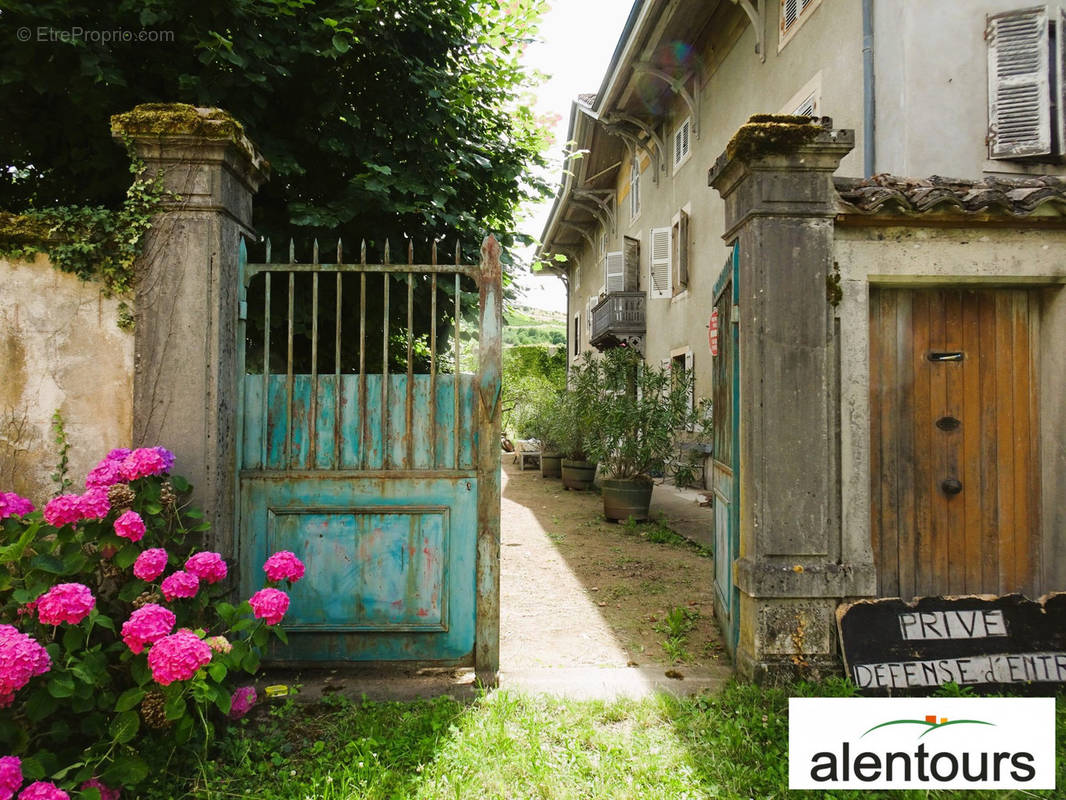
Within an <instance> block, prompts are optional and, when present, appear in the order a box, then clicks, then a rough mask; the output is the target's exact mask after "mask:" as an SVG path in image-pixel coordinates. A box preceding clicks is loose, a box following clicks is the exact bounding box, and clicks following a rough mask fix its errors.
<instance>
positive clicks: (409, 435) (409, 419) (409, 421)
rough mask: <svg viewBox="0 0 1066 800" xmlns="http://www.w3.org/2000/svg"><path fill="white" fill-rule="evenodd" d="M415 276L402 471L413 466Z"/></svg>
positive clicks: (410, 259)
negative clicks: (405, 448) (405, 444)
mask: <svg viewBox="0 0 1066 800" xmlns="http://www.w3.org/2000/svg"><path fill="white" fill-rule="evenodd" d="M414 263H415V243H414V239H410V240H408V242H407V266H409V267H410V266H412V265H413V264H414ZM414 280H415V276H414V273H413V272H408V273H407V397H406V401H407V405H406V406H405V414H404V422H405V424H406V427H405V428H404V441H405V442H406V443H407V451H406V452H405V454H404V463H403V465H404V469H413V468H414V465H415V424H414V416H415V402H414V391H415V377H414V374H415V365H414V344H415V339H414V336H415V283H414Z"/></svg>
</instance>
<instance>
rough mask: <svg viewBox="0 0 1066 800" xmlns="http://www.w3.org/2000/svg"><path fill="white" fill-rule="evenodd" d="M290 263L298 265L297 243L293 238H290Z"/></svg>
mask: <svg viewBox="0 0 1066 800" xmlns="http://www.w3.org/2000/svg"><path fill="white" fill-rule="evenodd" d="M289 263H290V264H295V263H296V242H294V241H293V240H292V238H291V237H290V238H289Z"/></svg>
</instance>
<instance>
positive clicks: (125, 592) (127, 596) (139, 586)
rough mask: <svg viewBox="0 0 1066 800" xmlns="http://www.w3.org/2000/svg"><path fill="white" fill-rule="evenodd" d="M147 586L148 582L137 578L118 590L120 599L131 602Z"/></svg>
mask: <svg viewBox="0 0 1066 800" xmlns="http://www.w3.org/2000/svg"><path fill="white" fill-rule="evenodd" d="M147 588H148V584H147V583H145V582H144V581H142V580H141V579H140V578H137V579H136V580H132V581H130V582H129V583H127V584H126V585H125V586H123V587H122V588H121V589H119V590H118V599H119V600H122V601H123V602H125V603H131V602H133V601H134V600H135V599H137V597H138V596H139V595H140V594H141V593H142V592H144V590H145V589H147Z"/></svg>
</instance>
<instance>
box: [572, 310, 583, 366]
mask: <svg viewBox="0 0 1066 800" xmlns="http://www.w3.org/2000/svg"><path fill="white" fill-rule="evenodd" d="M573 338H574V356H575V357H577V356H578V355H579V354H580V353H581V315H580V314H574V337H573Z"/></svg>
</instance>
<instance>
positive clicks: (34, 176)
mask: <svg viewBox="0 0 1066 800" xmlns="http://www.w3.org/2000/svg"><path fill="white" fill-rule="evenodd" d="M542 6H543V0H214V1H213V2H210V3H205V2H202V0H118V2H113V3H97V2H93V0H33V1H32V2H18V1H15V0H3V2H2V3H0V25H2V27H3V28H4V30H6V31H9V32H11V33H12V34H14V33H15V32H16V31H21V30H22V29H26V30H27V31H28V32H29V36H28V41H25V42H23V41H20V40H21V39H22V38H23V36H22V35H19V36H15V35H12V36H10V37H8V40H7V41H5V46H4V47H3V48H0V107H3V108H4V125H3V126H0V164H2V165H3V166H4V167H5V168H6V169H5V173H4V176H3V179H2V180H0V208H7V209H8V210H12V211H14V210H24V209H26V208H32V207H45V206H51V205H56V204H60V205H71V204H85V205H97V204H104V205H109V206H111V207H115V206H117V205H118V203H119V202H121V199H122V197H123V196H124V194H125V191H126V188H127V185H128V182H129V179H128V172H127V169H126V155H125V153H124V152H123V150H122V148H121V147H118V146H116V145H115V144H114V143H113V142H111V141H110V138H109V136H110V135H109V125H108V118H109V116H110V115H111V114H114V113H120V112H123V111H127V110H129V109H131V108H133V107H134V106H135V105H137V104H139V103H145V102H175V101H180V102H187V103H192V104H195V105H199V106H218V107H220V108H224V109H226V110H227V111H229V112H230V113H231V114H233V115H234V116H235V117H236V118H237V119H238V120H240V121H241V122H242V123H243V124H244V125H245V128H246V130H247V132H248V134H249V136H250V137H251V138H252V140H253V141H254V142H256V143H257V145H258V146H259V147H260V149H261V150H262V152H263V154H264V155H265V156H266V157H267V158H268V159H269V161H270V162H271V165H272V170H273V178H272V180H271V181H270V182H269V183H268V184H267V185H266V186H265V187H264V188H263V189H262V190H261V191H260V194H259V196H258V197H257V200H256V207H255V208H256V212H255V213H256V218H255V224H256V227H257V229H258V230H259V231H260V232H262V233H265V234H268V235H269V234H271V233H273V234H275V235H279V234H281V235H285V236H288V235H289V234H291V233H292V232H293V229H294V228H302V229H303V230H305V231H306V233H307V234H308V236H307V238H310V235H312V234H313V235H320V236H323V237H326V236H328V237H330V238H331V237H333V236H334V235H336V234H338V233H340V234H342V235H344V237H345V238H346V240H348V241H350V242H352V243H353V244H354V243H356V242H358V241H359V240H360V239H362V238H364V237H365V238H367V239H368V241H370V242H371V245H372V246H378V247H380V244H381V242H382V240H383V239H384V237H385V236H386V235H390V236H392V237H394V239H393V241H394V244H395V243H396V238H398V237H400V236H402V235H403V234H405V233H406V234H409V235H419V234H422V232H427V233H429V232H431V233H432V234H434V235H437V236H449V237H452V236H459V237H460V239H461V241H462V242H463V245H464V247H466V248H470V249H474V248H476V247H477V246H478V245H479V244H480V241H481V237H482V236H483V235H484V233H485V232H486V230H491V231H493V232H497V234H498V235H499V234H502V237H501V238H502V239H503V242H504V244H505V245H506V244H509V243H510V241H511V239H512V238H513V237H514V236H515V234H513V232H512V231H513V228H514V223H515V219H514V216H515V211H516V208H517V206H518V204H519V203H520V202H521V201H522V200H523V199H525V198H526V197H528V196H533V195H540V194H543V193H545V192H546V190H547V187H545V186H544V185H543V184H542V183H540V182H537V181H536V179H533V178H529V177H527V176H528V175H529V174H530V173H529V167H530V166H532V165H535V164H538V163H540V161H541V156H540V152H541V150H542V147H543V144H544V142H545V138H544V136H545V135H544V131H543V130H542V128H541V127H540V126H539V125H538V123H537V122H536V120H535V119H534V117H533V115H532V112H531V111H530V109H529V107H528V106H527V105H526V104H524V102H523V99H522V93H523V92H524V91H525V90H526V89H527V88H528V82H529V78H528V76H527V75H526V73H525V72H524V71H523V69H522V67H521V66H520V64H519V62H518V57H519V55H520V53H521V50H522V47H523V46H524V43H525V42H526V41H528V40H529V37H530V36H532V35H533V33H534V32H535V26H536V23H537V19H538V16H539V14H540V13H541V11H542ZM79 30H81V31H82V34H81V35H80V36H75V35H73V34H76V33H77V32H78V31H79ZM142 30H143V31H147V32H148V34H143V35H147V36H149V37H150V38H159V37H162V38H164V39H165V38H167V33H166V32H172V34H173V37H172V41H138V40H137V39H138V37H140V36H142V34H141V31H142ZM123 32H129V33H130V35H131V37H132V38H133V39H134V40H133V41H121V38H122V34H123ZM64 39H65V41H64ZM108 39H112V41H107V40H108ZM114 39H119V40H118V41H114ZM474 255H475V254H474V253H473V252H469V251H468V252H467V253H464V256H465V257H467V258H471V257H474Z"/></svg>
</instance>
